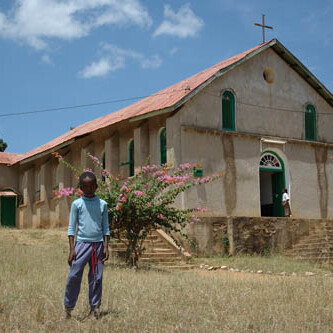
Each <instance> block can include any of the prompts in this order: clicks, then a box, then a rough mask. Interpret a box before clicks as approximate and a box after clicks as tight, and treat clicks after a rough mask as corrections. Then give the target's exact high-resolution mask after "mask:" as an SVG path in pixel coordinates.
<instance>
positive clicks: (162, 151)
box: [160, 128, 167, 164]
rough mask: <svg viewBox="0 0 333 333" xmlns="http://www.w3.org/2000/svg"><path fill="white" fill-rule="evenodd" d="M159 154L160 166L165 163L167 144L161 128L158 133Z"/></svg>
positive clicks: (164, 131)
mask: <svg viewBox="0 0 333 333" xmlns="http://www.w3.org/2000/svg"><path fill="white" fill-rule="evenodd" d="M160 154H161V164H165V163H166V162H167V142H166V129H165V128H163V129H162V131H161V133H160Z"/></svg>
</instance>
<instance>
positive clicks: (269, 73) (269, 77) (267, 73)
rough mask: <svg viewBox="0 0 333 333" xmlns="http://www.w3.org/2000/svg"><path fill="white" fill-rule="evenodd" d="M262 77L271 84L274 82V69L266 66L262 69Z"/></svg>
mask: <svg viewBox="0 0 333 333" xmlns="http://www.w3.org/2000/svg"><path fill="white" fill-rule="evenodd" d="M263 77H264V80H265V81H266V82H267V83H269V84H271V83H273V82H274V78H275V74H274V70H273V69H272V68H269V67H268V68H266V69H265V70H264V73H263Z"/></svg>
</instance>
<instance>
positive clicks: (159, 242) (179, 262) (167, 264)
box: [110, 230, 195, 269]
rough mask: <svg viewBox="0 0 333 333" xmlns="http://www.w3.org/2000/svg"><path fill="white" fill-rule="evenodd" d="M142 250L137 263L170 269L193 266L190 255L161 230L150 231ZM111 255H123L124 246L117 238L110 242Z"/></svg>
mask: <svg viewBox="0 0 333 333" xmlns="http://www.w3.org/2000/svg"><path fill="white" fill-rule="evenodd" d="M144 248H145V250H144V252H143V253H142V254H141V256H140V258H139V265H140V264H145V265H149V266H157V267H159V268H168V269H169V268H170V269H190V268H194V267H195V266H194V265H193V264H191V263H190V262H189V260H190V259H191V255H190V254H189V253H187V252H186V251H184V250H183V249H182V248H180V247H178V246H177V245H176V244H175V242H174V241H173V239H172V238H171V237H170V236H169V235H167V234H166V233H165V232H163V231H162V230H154V231H152V232H151V233H150V234H149V235H148V236H147V238H146V239H145V241H144ZM110 249H111V255H117V256H119V257H124V255H125V251H126V247H125V244H123V243H121V242H120V241H119V240H116V239H112V241H111V242H110Z"/></svg>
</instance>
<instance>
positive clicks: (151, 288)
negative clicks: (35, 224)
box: [0, 228, 333, 332]
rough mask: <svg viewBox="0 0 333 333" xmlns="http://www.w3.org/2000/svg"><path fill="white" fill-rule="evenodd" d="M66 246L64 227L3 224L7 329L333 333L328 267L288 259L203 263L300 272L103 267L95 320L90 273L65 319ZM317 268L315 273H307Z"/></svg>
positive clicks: (0, 286) (0, 248)
mask: <svg viewBox="0 0 333 333" xmlns="http://www.w3.org/2000/svg"><path fill="white" fill-rule="evenodd" d="M67 255H68V245H67V239H66V233H65V231H64V230H60V231H59V230H14V229H4V228H0V267H1V270H0V272H1V274H0V332H333V278H332V277H327V276H325V273H327V272H330V271H332V269H330V268H329V267H328V268H318V267H313V266H312V265H310V264H303V263H301V264H299V263H296V262H295V266H293V262H292V261H291V260H283V259H281V258H278V259H274V258H250V257H248V258H233V259H224V258H206V259H197V260H196V261H197V262H198V263H200V262H202V263H208V264H209V263H210V264H223V263H225V264H226V265H229V266H230V265H233V266H234V267H237V265H240V266H242V265H243V267H240V268H244V269H245V267H246V269H247V270H249V271H251V270H253V271H256V270H257V269H258V268H261V269H263V270H268V268H270V270H271V271H274V269H276V271H287V272H288V271H289V272H292V271H294V270H296V271H297V272H299V274H298V275H297V276H278V275H274V274H273V275H267V274H262V275H259V274H253V273H240V272H227V271H223V270H216V271H206V270H200V269H194V270H190V271H175V272H170V271H169V272H168V271H158V270H154V269H151V270H147V269H139V270H137V271H134V270H132V269H127V268H124V267H122V266H121V265H119V264H117V262H116V261H115V260H114V259H111V260H110V261H109V262H108V264H107V265H106V267H105V275H104V290H103V301H102V306H101V316H100V318H99V319H98V320H96V319H89V318H87V314H88V311H89V306H88V297H87V279H86V275H87V272H85V274H84V280H83V283H82V289H81V294H80V298H79V301H78V304H77V307H76V308H75V310H74V311H73V318H72V319H71V320H68V321H64V320H62V314H63V305H62V304H63V295H64V287H65V281H66V276H67V271H68V267H67V263H66V260H67ZM308 270H311V271H313V272H316V275H315V276H312V277H305V276H302V274H301V273H302V272H305V271H308Z"/></svg>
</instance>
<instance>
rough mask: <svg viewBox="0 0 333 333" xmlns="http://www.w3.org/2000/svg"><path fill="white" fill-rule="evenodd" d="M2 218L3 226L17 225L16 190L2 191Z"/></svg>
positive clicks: (0, 201) (0, 217)
mask: <svg viewBox="0 0 333 333" xmlns="http://www.w3.org/2000/svg"><path fill="white" fill-rule="evenodd" d="M0 220H1V225H2V226H6V227H15V226H16V194H15V193H14V192H10V191H4V192H0Z"/></svg>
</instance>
